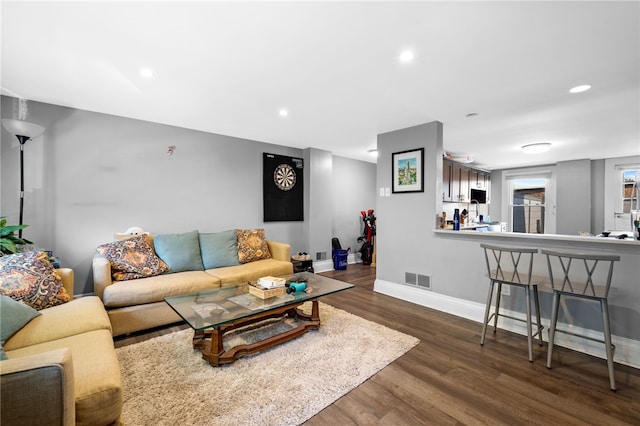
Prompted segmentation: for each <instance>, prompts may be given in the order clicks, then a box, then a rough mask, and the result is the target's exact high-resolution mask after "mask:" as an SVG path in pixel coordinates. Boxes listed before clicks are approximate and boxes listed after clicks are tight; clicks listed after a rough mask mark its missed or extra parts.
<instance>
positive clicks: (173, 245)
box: [153, 230, 204, 273]
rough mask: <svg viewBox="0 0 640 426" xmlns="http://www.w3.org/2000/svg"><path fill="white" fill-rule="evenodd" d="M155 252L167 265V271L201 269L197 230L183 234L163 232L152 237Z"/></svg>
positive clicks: (202, 268)
mask: <svg viewBox="0 0 640 426" xmlns="http://www.w3.org/2000/svg"><path fill="white" fill-rule="evenodd" d="M153 244H154V246H155V248H156V254H157V255H158V257H159V258H160V259H162V261H163V262H164V263H166V264H167V265H169V268H170V269H169V271H168V273H173V272H183V271H202V270H204V266H202V257H201V255H200V243H199V241H198V231H197V230H196V231H191V232H185V233H184V234H163V235H156V236H155V237H153Z"/></svg>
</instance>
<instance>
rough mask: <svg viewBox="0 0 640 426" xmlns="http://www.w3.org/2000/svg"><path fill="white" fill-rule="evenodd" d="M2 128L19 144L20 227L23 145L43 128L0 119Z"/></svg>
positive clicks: (42, 130) (19, 121) (20, 236)
mask: <svg viewBox="0 0 640 426" xmlns="http://www.w3.org/2000/svg"><path fill="white" fill-rule="evenodd" d="M2 126H3V127H4V128H5V129H7V131H8V132H9V133H11V134H12V135H15V136H16V138H18V141H19V142H20V223H19V224H20V225H22V215H23V213H24V144H25V143H26V142H27V141H28V140H29V139H32V138H35V137H37V136H40V135H41V134H42V133H43V132H44V127H42V126H40V125H38V124H33V123H28V122H26V121H22V120H12V119H9V118H3V119H2ZM18 237H19V238H22V229H20V230H18Z"/></svg>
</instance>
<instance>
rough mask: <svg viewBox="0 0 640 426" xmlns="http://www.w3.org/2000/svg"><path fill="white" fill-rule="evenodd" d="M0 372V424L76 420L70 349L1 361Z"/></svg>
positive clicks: (61, 422) (52, 422)
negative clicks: (0, 389)
mask: <svg viewBox="0 0 640 426" xmlns="http://www.w3.org/2000/svg"><path fill="white" fill-rule="evenodd" d="M0 375H1V376H0V388H2V392H1V393H0V399H1V405H0V423H1V424H3V425H4V424H6V425H14V424H15V425H18V424H22V425H27V424H33V425H36V424H61V425H74V424H75V422H76V410H75V389H74V382H73V363H72V360H71V351H70V350H69V349H57V350H54V351H49V352H43V353H40V354H36V355H27V356H23V357H18V358H12V359H8V360H6V361H0Z"/></svg>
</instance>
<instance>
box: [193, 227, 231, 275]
mask: <svg viewBox="0 0 640 426" xmlns="http://www.w3.org/2000/svg"><path fill="white" fill-rule="evenodd" d="M199 238H200V252H201V253H202V263H203V265H204V269H213V268H220V267H222V266H233V265H240V261H239V260H238V237H237V236H236V230H235V229H232V230H230V231H223V232H217V233H215V234H200V237H199Z"/></svg>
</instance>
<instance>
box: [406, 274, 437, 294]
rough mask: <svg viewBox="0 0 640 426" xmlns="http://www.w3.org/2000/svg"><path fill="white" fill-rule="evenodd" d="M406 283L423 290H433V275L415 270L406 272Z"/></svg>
mask: <svg viewBox="0 0 640 426" xmlns="http://www.w3.org/2000/svg"><path fill="white" fill-rule="evenodd" d="M404 283H405V284H408V285H410V286H413V287H418V288H421V289H423V290H431V277H430V276H429V275H420V274H414V273H413V272H405V273H404Z"/></svg>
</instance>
